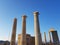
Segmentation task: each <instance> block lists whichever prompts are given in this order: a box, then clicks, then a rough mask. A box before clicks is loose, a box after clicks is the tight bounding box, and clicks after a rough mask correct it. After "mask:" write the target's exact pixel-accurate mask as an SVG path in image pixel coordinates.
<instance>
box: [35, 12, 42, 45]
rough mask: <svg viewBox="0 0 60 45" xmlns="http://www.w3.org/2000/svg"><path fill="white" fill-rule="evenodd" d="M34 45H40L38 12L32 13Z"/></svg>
mask: <svg viewBox="0 0 60 45" xmlns="http://www.w3.org/2000/svg"><path fill="white" fill-rule="evenodd" d="M34 30H35V45H42V39H41V33H40V27H39V19H38V12H34Z"/></svg>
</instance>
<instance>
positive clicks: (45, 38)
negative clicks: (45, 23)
mask: <svg viewBox="0 0 60 45" xmlns="http://www.w3.org/2000/svg"><path fill="white" fill-rule="evenodd" d="M44 40H45V44H46V43H47V40H46V33H45V32H44Z"/></svg>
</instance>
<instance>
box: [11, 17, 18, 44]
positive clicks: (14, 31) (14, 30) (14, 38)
mask: <svg viewBox="0 0 60 45" xmlns="http://www.w3.org/2000/svg"><path fill="white" fill-rule="evenodd" d="M16 27H17V19H16V18H14V24H13V29H12V36H11V43H10V45H15V41H16Z"/></svg>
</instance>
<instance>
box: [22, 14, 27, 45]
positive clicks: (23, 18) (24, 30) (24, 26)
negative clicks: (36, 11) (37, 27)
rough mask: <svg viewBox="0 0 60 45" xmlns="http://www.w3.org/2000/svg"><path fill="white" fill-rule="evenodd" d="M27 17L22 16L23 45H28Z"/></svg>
mask: <svg viewBox="0 0 60 45" xmlns="http://www.w3.org/2000/svg"><path fill="white" fill-rule="evenodd" d="M26 17H27V16H25V15H24V16H22V36H21V45H26Z"/></svg>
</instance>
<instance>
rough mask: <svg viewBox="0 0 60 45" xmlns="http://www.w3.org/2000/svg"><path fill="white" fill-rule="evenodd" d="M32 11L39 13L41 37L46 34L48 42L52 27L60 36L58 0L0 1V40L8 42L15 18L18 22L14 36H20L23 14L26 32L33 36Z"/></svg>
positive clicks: (59, 7) (59, 6)
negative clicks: (25, 21) (25, 20)
mask: <svg viewBox="0 0 60 45" xmlns="http://www.w3.org/2000/svg"><path fill="white" fill-rule="evenodd" d="M34 11H39V12H40V15H39V21H40V28H41V33H42V37H43V36H44V32H46V34H47V40H49V38H48V31H49V30H50V28H52V27H53V28H54V29H55V30H57V31H58V35H59V34H60V0H25V1H24V0H0V40H10V36H11V32H12V26H13V19H14V18H15V17H16V18H17V20H18V21H17V34H16V35H18V34H19V33H20V34H21V31H22V29H21V28H22V19H21V16H22V15H23V14H26V15H27V30H26V32H27V33H28V34H31V35H32V36H34V17H33V12H34ZM59 38H60V35H59ZM42 39H44V37H43V38H42Z"/></svg>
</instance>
